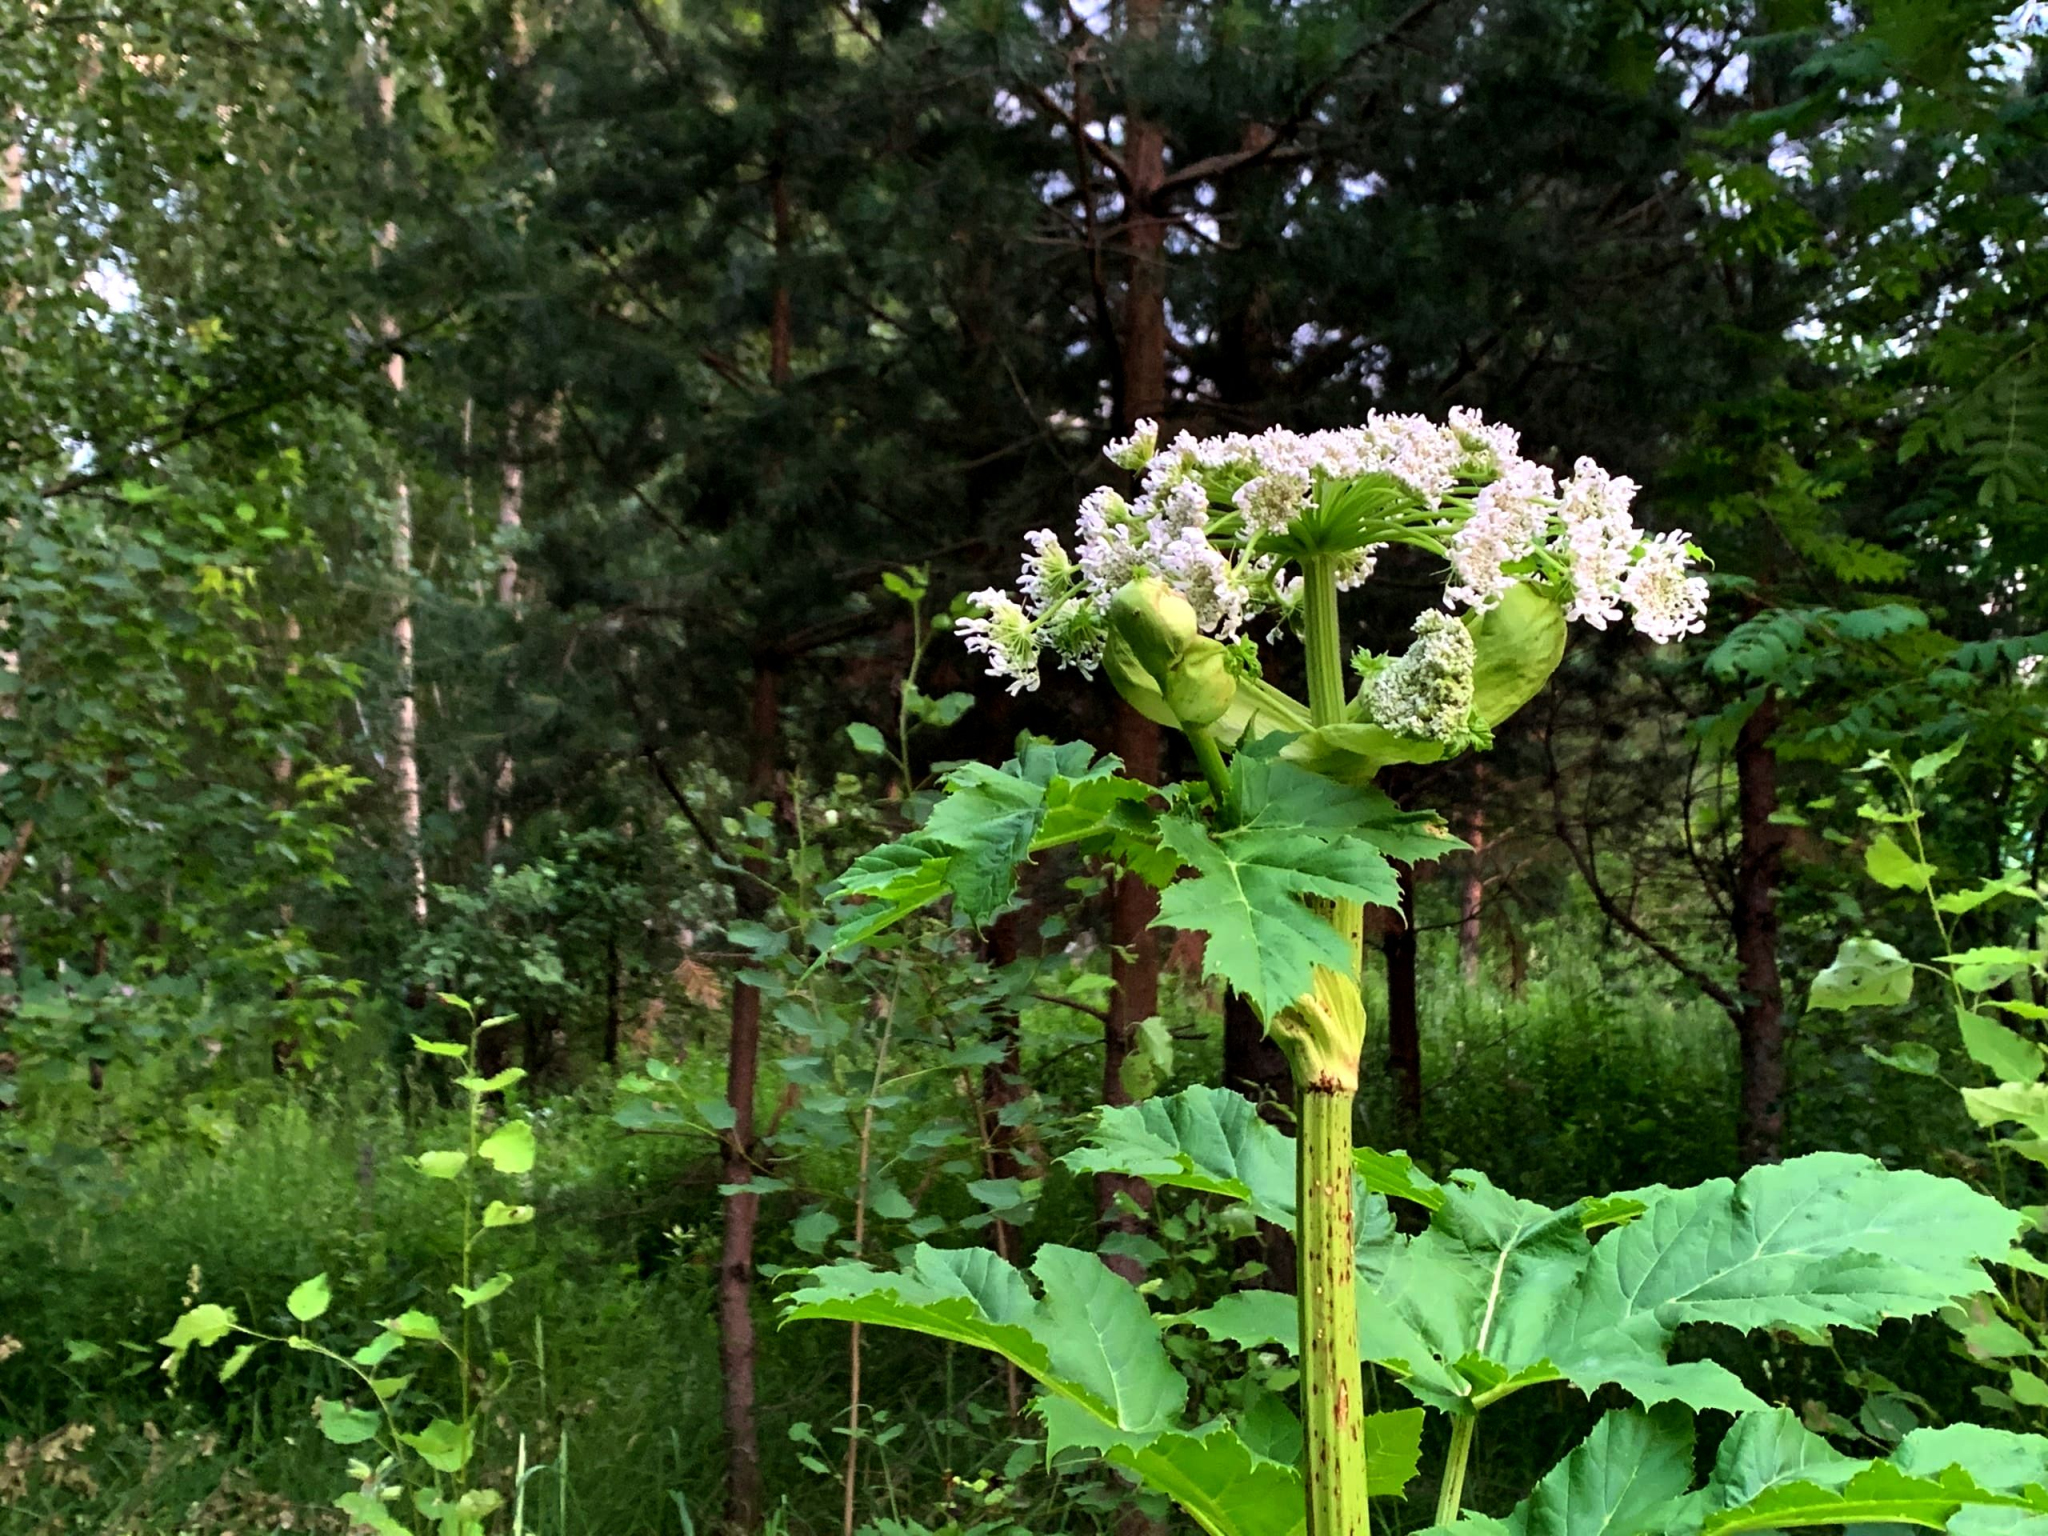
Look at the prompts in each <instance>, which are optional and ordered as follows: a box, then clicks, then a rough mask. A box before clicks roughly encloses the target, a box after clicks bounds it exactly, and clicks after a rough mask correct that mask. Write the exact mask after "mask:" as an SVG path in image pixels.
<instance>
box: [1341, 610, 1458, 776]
mask: <svg viewBox="0 0 2048 1536" xmlns="http://www.w3.org/2000/svg"><path fill="white" fill-rule="evenodd" d="M1477 659H1478V653H1477V648H1476V647H1475V646H1474V644H1473V640H1472V632H1471V631H1470V630H1469V629H1467V628H1466V627H1465V626H1464V625H1463V624H1462V623H1460V622H1459V621H1458V620H1457V619H1455V618H1453V617H1452V616H1451V615H1450V614H1448V613H1443V612H1441V611H1431V612H1428V613H1425V614H1423V615H1422V617H1421V618H1419V619H1417V620H1416V621H1415V643H1414V644H1413V645H1411V646H1409V647H1408V649H1407V651H1406V652H1404V653H1403V654H1402V655H1400V656H1396V657H1391V658H1389V657H1381V656H1361V657H1359V658H1357V659H1355V660H1354V661H1353V663H1352V665H1353V667H1354V668H1355V669H1356V670H1357V671H1358V672H1359V673H1360V675H1361V676H1362V677H1363V679H1364V686H1363V687H1362V688H1361V689H1360V690H1359V702H1360V705H1361V706H1362V709H1363V712H1364V714H1365V717H1366V718H1367V719H1368V720H1370V721H1371V722H1372V723H1373V724H1374V725H1377V726H1379V727H1380V728H1381V729H1383V730H1387V731H1391V732H1393V733H1394V734H1395V735H1396V736H1405V737H1408V738H1410V739H1411V740H1417V741H1440V742H1444V743H1445V744H1447V745H1456V746H1460V747H1462V746H1465V745H1469V744H1471V743H1472V741H1473V738H1474V736H1475V734H1476V733H1475V730H1474V726H1475V724H1476V723H1477V722H1475V720H1474V718H1473V712H1472V701H1473V685H1472V673H1473V667H1474V665H1475V663H1476V661H1477ZM1479 730H1480V731H1481V732H1483V731H1484V726H1483V725H1481V726H1480V727H1479Z"/></svg>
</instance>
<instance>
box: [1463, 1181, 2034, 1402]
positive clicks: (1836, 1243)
mask: <svg viewBox="0 0 2048 1536" xmlns="http://www.w3.org/2000/svg"><path fill="white" fill-rule="evenodd" d="M1645 1194H1646V1195H1650V1196H1653V1198H1649V1199H1648V1201H1647V1208H1646V1209H1645V1211H1644V1213H1643V1214H1642V1215H1641V1216H1640V1217H1638V1218H1637V1219H1636V1220H1635V1221H1633V1222H1630V1223H1629V1224H1628V1225H1626V1226H1624V1227H1622V1228H1620V1229H1619V1230H1618V1231H1615V1232H1613V1233H1611V1234H1609V1235H1608V1236H1607V1237H1606V1238H1604V1239H1603V1240H1602V1241H1601V1242H1599V1243H1598V1244H1596V1245H1594V1247H1593V1250H1592V1255H1591V1259H1590V1261H1589V1262H1588V1263H1587V1264H1586V1266H1585V1267H1584V1269H1583V1270H1582V1271H1581V1273H1580V1274H1579V1276H1578V1277H1577V1279H1576V1281H1575V1283H1574V1284H1573V1285H1572V1286H1571V1287H1569V1289H1568V1290H1567V1291H1566V1292H1564V1293H1563V1294H1561V1295H1560V1296H1559V1297H1558V1298H1557V1306H1556V1309H1555V1311H1554V1313H1553V1315H1552V1317H1551V1319H1550V1321H1549V1322H1548V1324H1547V1325H1545V1326H1543V1327H1542V1328H1540V1329H1537V1330H1535V1331H1533V1332H1532V1331H1523V1330H1521V1329H1520V1327H1519V1326H1518V1325H1519V1324H1520V1321H1521V1319H1522V1318H1523V1317H1525V1316H1527V1315H1528V1314H1527V1313H1526V1312H1524V1313H1518V1314H1516V1316H1515V1317H1514V1318H1513V1319H1511V1320H1510V1324H1509V1326H1508V1327H1507V1328H1506V1329H1504V1330H1503V1336H1502V1337H1501V1339H1500V1340H1499V1348H1500V1349H1501V1351H1502V1353H1501V1354H1500V1355H1498V1356H1496V1357H1495V1358H1497V1359H1499V1360H1500V1361H1501V1362H1502V1363H1503V1364H1504V1365H1507V1366H1509V1367H1510V1368H1512V1367H1515V1366H1518V1365H1523V1364H1527V1363H1531V1362H1534V1361H1538V1360H1544V1359H1547V1360H1549V1361H1550V1362H1551V1363H1553V1364H1554V1365H1555V1366H1556V1367H1557V1368H1558V1370H1559V1371H1560V1372H1561V1373H1562V1374H1563V1375H1564V1376H1565V1377H1567V1378H1568V1379H1569V1380H1571V1381H1572V1382H1574V1383H1575V1384H1576V1385H1578V1386H1579V1387H1580V1388H1582V1389H1583V1390H1586V1391H1589V1392H1590V1391H1591V1390H1593V1388H1594V1387H1596V1386H1599V1385H1602V1384H1604V1383H1609V1382H1613V1383H1617V1384H1619V1385H1621V1386H1622V1387H1623V1388H1624V1389H1626V1390H1628V1391H1629V1392H1631V1393H1632V1394H1634V1395H1635V1396H1636V1397H1638V1398H1639V1399H1640V1400H1642V1401H1644V1402H1655V1401H1659V1400H1662V1399H1665V1398H1676V1399H1678V1400H1680V1401H1683V1402H1686V1403H1688V1404H1690V1405H1691V1406H1693V1407H1695V1408H1704V1407H1718V1408H1742V1407H1758V1406H1761V1405H1760V1404H1758V1403H1757V1402H1756V1401H1755V1400H1754V1399H1753V1398H1751V1397H1750V1396H1749V1395H1748V1393H1747V1392H1746V1391H1744V1390H1743V1389H1741V1388H1740V1387H1739V1386H1738V1385H1737V1384H1736V1383H1735V1381H1734V1379H1733V1378H1732V1377H1730V1376H1728V1374H1727V1373H1726V1372H1725V1371H1722V1370H1720V1368H1719V1367H1715V1366H1711V1365H1707V1364H1705V1363H1704V1362H1702V1363H1697V1364H1694V1365H1688V1366H1670V1365H1667V1364H1666V1362H1665V1350H1666V1349H1667V1348H1668V1346H1669V1344H1670V1341H1671V1337H1672V1335H1673V1333H1674V1332H1675V1331H1676V1330H1677V1329H1678V1328H1680V1327H1682V1326H1684V1325H1686V1324H1688V1323H1721V1324H1725V1325H1727V1326H1730V1327H1735V1328H1741V1329H1746V1330H1754V1329H1761V1328H1805V1329H1821V1328H1827V1327H1848V1328H1858V1329H1865V1330H1869V1329H1873V1328H1875V1327H1876V1326H1877V1324H1878V1323H1880V1322H1882V1321H1883V1320H1884V1319H1886V1318H1890V1317H1915V1316H1920V1315H1923V1314H1925V1313H1929V1312H1932V1311H1935V1310H1936V1309H1938V1308H1940V1307H1941V1306H1943V1305H1944V1304H1945V1303H1947V1302H1948V1301H1950V1300H1951V1299H1953V1298H1956V1297H1960V1296H1965V1295H1973V1294H1977V1293H1979V1292H1981V1291H1983V1290H1985V1289H1986V1288H1987V1287H1988V1285H1989V1281H1988V1279H1987V1278H1986V1276H1985V1273H1984V1271H1983V1269H1982V1267H1981V1264H1982V1261H1984V1260H1986V1259H1992V1258H1996V1257H1997V1256H1999V1255H2001V1254H2003V1253H2005V1252H2006V1251H2007V1250H2008V1249H2009V1248H2010V1247H2011V1244H2012V1239H2013V1237H2014V1236H2015V1234H2016V1233H2017V1231H2018V1226H2019V1218H2018V1217H2017V1216H2016V1215H2014V1214H2013V1213H2012V1212H2010V1211H2008V1210H2006V1209H2005V1208H2004V1207H2003V1206H2001V1205H2000V1204H1999V1203H1998V1202H1997V1201H1995V1200H1993V1199H1991V1198H1989V1197H1988V1196H1985V1195H1982V1194H1979V1193H1978V1192H1976V1191H1975V1190H1972V1189H1970V1188H1968V1187H1967V1186H1965V1185H1963V1184H1960V1183H1958V1182H1956V1181H1955V1180H1952V1179H1938V1178H1935V1177H1933V1176H1932V1175H1930V1174H1924V1173H1920V1172H1917V1171H1913V1170H1905V1171H1894V1170H1890V1169H1886V1168H1884V1167H1883V1166H1882V1165H1880V1164H1878V1163H1876V1162H1873V1161H1872V1160H1871V1159H1869V1158H1863V1157H1855V1156H1851V1155H1849V1154H1846V1153H1834V1152H1823V1153H1816V1154H1813V1155H1812V1156H1809V1157H1802V1158H1796V1159H1794V1160H1793V1161H1791V1162H1788V1163H1783V1164H1778V1165H1775V1166H1765V1167H1760V1168H1754V1169H1751V1170H1750V1171H1749V1172H1748V1173H1747V1174H1744V1175H1743V1177H1742V1178H1741V1180H1740V1181H1730V1180H1727V1179H1715V1180H1711V1181H1709V1182H1708V1183H1706V1184H1702V1185H1699V1186H1698V1187H1696V1188H1693V1189H1684V1190H1661V1191H1654V1192H1645Z"/></svg>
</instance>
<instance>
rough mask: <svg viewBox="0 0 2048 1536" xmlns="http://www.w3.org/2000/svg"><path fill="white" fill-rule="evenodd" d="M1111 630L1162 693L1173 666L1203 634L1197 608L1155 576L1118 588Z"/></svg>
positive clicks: (1110, 622)
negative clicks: (1199, 624)
mask: <svg viewBox="0 0 2048 1536" xmlns="http://www.w3.org/2000/svg"><path fill="white" fill-rule="evenodd" d="M1109 627H1110V632H1111V633H1112V634H1114V635H1116V636H1117V638H1118V639H1120V640H1122V641H1123V643H1124V644H1125V645H1126V646H1127V647H1129V649H1130V653H1131V657H1132V659H1133V660H1134V661H1136V662H1137V663H1138V665H1139V666H1140V667H1142V668H1144V670H1145V672H1146V674H1147V675H1148V676H1150V677H1151V679H1152V681H1153V682H1154V683H1156V684H1158V686H1159V689H1160V691H1161V692H1164V691H1165V690H1166V687H1167V682H1168V678H1169V675H1170V674H1171V672H1172V670H1173V664H1174V663H1175V662H1176V661H1178V660H1180V657H1181V653H1182V652H1183V651H1185V650H1186V649H1187V648H1188V646H1189V645H1190V644H1191V643H1192V642H1193V641H1194V640H1195V639H1196V638H1197V637H1198V636H1199V635H1200V634H1201V629H1200V627H1199V626H1198V625H1197V623H1196V621H1195V609H1194V605H1193V604H1192V603H1190V602H1189V601H1188V600H1187V599H1186V598H1184V597H1182V596H1181V595H1180V594H1179V593H1178V592H1176V591H1174V589H1173V588H1172V587H1169V586H1168V585H1167V584H1166V583H1165V582H1163V581H1161V580H1160V579H1159V578H1158V577H1156V576H1141V577H1139V578H1138V579H1137V580H1136V581H1128V582H1125V583H1124V584H1123V586H1121V587H1119V588H1118V589H1117V594H1116V596H1115V597H1114V598H1113V599H1111V601H1110V605H1109Z"/></svg>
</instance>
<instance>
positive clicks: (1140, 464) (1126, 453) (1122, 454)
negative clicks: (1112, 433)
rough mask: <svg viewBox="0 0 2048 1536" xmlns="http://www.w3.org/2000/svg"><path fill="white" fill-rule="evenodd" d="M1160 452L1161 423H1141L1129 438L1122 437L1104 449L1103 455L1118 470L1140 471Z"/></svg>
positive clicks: (1147, 421)
mask: <svg viewBox="0 0 2048 1536" xmlns="http://www.w3.org/2000/svg"><path fill="white" fill-rule="evenodd" d="M1158 451H1159V423H1158V422H1156V421H1151V420H1145V421H1140V422H1139V423H1138V424H1137V426H1136V427H1135V428H1134V429H1133V430H1132V432H1131V435H1130V436H1129V437H1120V438H1117V439H1116V440H1115V441H1114V442H1112V443H1111V444H1110V445H1109V446H1108V447H1107V448H1105V449H1103V450H1102V452H1103V455H1104V456H1105V457H1106V458H1107V459H1108V460H1109V462H1110V463H1112V464H1114V465H1115V466H1116V467H1117V468H1118V469H1128V470H1133V471H1136V470H1140V469H1143V468H1144V467H1145V466H1146V465H1147V464H1149V463H1150V462H1151V461H1152V455H1153V454H1155V453H1157V452H1158Z"/></svg>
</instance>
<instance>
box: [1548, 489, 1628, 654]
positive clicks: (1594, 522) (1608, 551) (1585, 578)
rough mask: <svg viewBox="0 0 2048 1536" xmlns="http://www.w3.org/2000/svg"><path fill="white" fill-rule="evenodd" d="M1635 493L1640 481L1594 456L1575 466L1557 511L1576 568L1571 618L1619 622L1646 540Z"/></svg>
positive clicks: (1600, 626) (1605, 623) (1595, 623)
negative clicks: (1633, 510) (1632, 510)
mask: <svg viewBox="0 0 2048 1536" xmlns="http://www.w3.org/2000/svg"><path fill="white" fill-rule="evenodd" d="M1635 495H1636V483H1635V481H1633V480H1630V479H1628V478H1627V477H1626V476H1622V475H1610V474H1608V473H1607V471H1606V470H1604V469H1602V468H1601V467H1600V466H1599V465H1598V464H1595V463H1594V462H1593V461H1592V460H1591V459H1580V460H1579V462H1578V463H1577V464H1575V465H1573V466H1572V477H1571V479H1569V480H1567V481H1566V482H1565V484H1564V495H1563V497H1562V498H1561V499H1560V501H1559V504H1558V509H1557V512H1558V520H1559V521H1560V522H1562V523H1563V524H1564V553H1565V559H1566V562H1567V564H1569V565H1570V567H1571V582H1572V600H1571V604H1570V606H1568V607H1567V608H1566V609H1565V612H1564V616H1565V618H1566V619H1567V620H1574V619H1583V620H1585V621H1586V622H1587V623H1588V624H1590V625H1592V626H1593V627H1594V628H1595V629H1605V628H1606V627H1607V626H1608V625H1609V624H1612V623H1617V622H1619V621H1620V619H1621V593H1622V584H1623V583H1624V582H1625V581H1626V580H1627V579H1628V574H1629V568H1630V566H1631V564H1632V563H1633V561H1634V558H1635V552H1636V549H1637V547H1638V546H1640V545H1641V544H1642V542H1643V531H1642V529H1640V528H1638V527H1637V526H1636V524H1635V519H1634V518H1632V517H1630V516H1629V507H1630V506H1631V504H1633V502H1634V501H1635Z"/></svg>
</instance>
